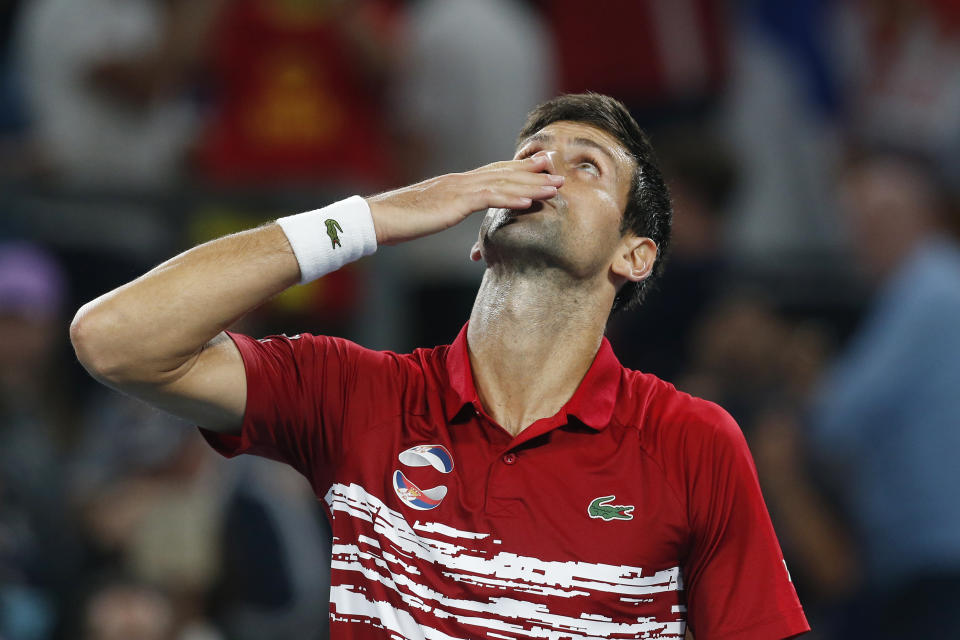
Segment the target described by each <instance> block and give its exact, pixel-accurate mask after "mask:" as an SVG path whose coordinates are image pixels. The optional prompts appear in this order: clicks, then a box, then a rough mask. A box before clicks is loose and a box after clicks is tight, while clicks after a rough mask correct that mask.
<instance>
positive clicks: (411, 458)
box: [397, 444, 453, 473]
mask: <svg viewBox="0 0 960 640" xmlns="http://www.w3.org/2000/svg"><path fill="white" fill-rule="evenodd" d="M397 457H398V458H399V459H400V462H402V463H403V464H405V465H407V466H408V467H426V466H427V465H430V466H431V467H433V468H434V469H436V470H437V471H439V472H440V473H450V472H451V471H453V456H451V455H450V452H449V451H447V449H446V447H444V446H443V445H439V444H418V445H417V446H415V447H410V448H409V449H407V450H406V451H404V452H402V453H401V454H400V455H399V456H397Z"/></svg>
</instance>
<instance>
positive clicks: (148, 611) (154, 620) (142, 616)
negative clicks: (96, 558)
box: [86, 585, 173, 640]
mask: <svg viewBox="0 0 960 640" xmlns="http://www.w3.org/2000/svg"><path fill="white" fill-rule="evenodd" d="M86 627H87V635H86V638H87V640H170V638H171V635H172V630H173V612H172V609H171V607H170V603H169V602H168V601H167V600H166V598H164V597H163V596H162V595H160V594H159V593H155V592H153V591H150V590H148V589H143V588H140V587H137V586H129V585H116V586H110V587H106V588H105V589H103V590H102V591H100V592H99V593H98V594H96V595H95V596H94V597H93V598H92V599H91V600H90V603H89V604H88V606H87V611H86Z"/></svg>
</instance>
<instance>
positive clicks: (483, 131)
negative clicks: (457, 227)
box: [396, 0, 554, 258]
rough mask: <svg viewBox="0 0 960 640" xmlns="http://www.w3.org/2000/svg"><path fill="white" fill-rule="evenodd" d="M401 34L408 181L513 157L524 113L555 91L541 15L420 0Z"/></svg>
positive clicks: (504, 3)
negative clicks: (407, 147)
mask: <svg viewBox="0 0 960 640" xmlns="http://www.w3.org/2000/svg"><path fill="white" fill-rule="evenodd" d="M464 25H470V28H469V29H464ZM402 36H403V49H402V51H403V53H404V60H403V63H402V64H401V72H400V74H399V76H398V78H397V91H396V92H397V106H398V112H399V115H398V120H399V127H400V129H401V130H402V131H404V132H405V133H406V138H409V139H410V146H411V147H412V148H413V149H415V150H416V153H411V154H410V155H411V157H410V165H409V173H408V175H407V178H409V180H422V179H424V178H430V177H433V176H436V175H440V174H443V173H450V172H452V171H469V170H470V169H474V168H476V167H478V166H481V165H484V164H487V163H489V162H494V161H497V160H503V159H505V158H509V157H512V156H513V148H514V142H515V137H516V136H515V132H516V131H517V130H518V129H519V127H520V125H521V124H522V123H523V121H524V119H525V118H526V115H527V113H528V112H529V111H530V109H532V108H533V107H535V106H536V105H537V104H539V103H540V102H543V101H544V100H546V99H547V98H549V97H551V96H552V95H553V91H554V79H553V75H554V67H553V64H552V62H551V58H552V56H551V53H552V52H551V49H550V41H549V36H548V34H547V32H546V30H545V29H544V26H543V24H542V22H541V20H540V16H539V15H538V14H537V13H535V12H534V11H533V10H532V9H530V7H529V6H528V5H527V4H526V3H524V2H521V1H519V0H490V1H488V2H472V1H471V0H417V1H416V2H413V3H411V5H410V6H409V8H408V10H407V11H406V14H405V19H404V22H403V31H402ZM470 244H471V245H472V244H473V242H472V241H471V242H470ZM466 251H469V245H468V246H467V249H466ZM460 257H462V256H459V255H458V258H460Z"/></svg>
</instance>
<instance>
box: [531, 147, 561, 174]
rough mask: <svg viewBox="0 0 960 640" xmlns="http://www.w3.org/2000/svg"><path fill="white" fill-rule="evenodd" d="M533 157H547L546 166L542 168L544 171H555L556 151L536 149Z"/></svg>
mask: <svg viewBox="0 0 960 640" xmlns="http://www.w3.org/2000/svg"><path fill="white" fill-rule="evenodd" d="M533 157H534V158H546V159H547V168H546V169H544V173H556V172H557V158H558V155H557V152H556V151H546V150H544V151H537V152H536V153H535V154H533Z"/></svg>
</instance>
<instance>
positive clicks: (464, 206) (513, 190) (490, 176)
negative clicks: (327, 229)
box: [366, 155, 563, 245]
mask: <svg viewBox="0 0 960 640" xmlns="http://www.w3.org/2000/svg"><path fill="white" fill-rule="evenodd" d="M548 167H549V159H548V158H547V157H546V155H537V156H532V157H530V158H525V159H523V160H506V161H503V162H494V163H492V164H488V165H486V166H483V167H480V168H479V169H474V170H473V171H467V172H465V173H450V174H447V175H443V176H438V177H436V178H430V179H429V180H424V181H423V182H418V183H417V184H414V185H411V186H409V187H403V188H402V189H396V190H394V191H388V192H386V193H381V194H379V195H376V196H372V197H370V198H367V199H366V200H367V203H368V204H369V205H370V212H371V214H372V215H373V226H374V229H375V230H376V233H377V244H379V245H384V244H397V243H400V242H405V241H407V240H413V239H414V238H419V237H421V236H425V235H429V234H431V233H436V232H438V231H443V230H444V229H448V228H450V227H452V226H454V225H455V224H458V223H460V222H462V221H463V220H465V219H466V218H467V216H469V215H470V214H471V213H472V212H474V211H479V210H481V209H486V208H488V207H502V208H505V209H526V208H527V207H529V206H530V205H531V204H533V201H534V200H547V199H549V198H552V197H554V196H556V195H557V189H558V188H559V187H561V186H562V185H563V176H559V175H553V174H550V173H547V171H548Z"/></svg>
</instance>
